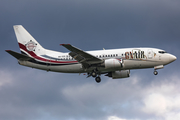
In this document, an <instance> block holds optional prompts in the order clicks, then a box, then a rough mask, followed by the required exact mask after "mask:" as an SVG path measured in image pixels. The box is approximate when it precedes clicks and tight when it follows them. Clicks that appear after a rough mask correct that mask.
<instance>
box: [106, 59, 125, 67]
mask: <svg viewBox="0 0 180 120" xmlns="http://www.w3.org/2000/svg"><path fill="white" fill-rule="evenodd" d="M104 65H105V68H108V69H109V68H121V67H122V60H121V59H107V60H105V61H104Z"/></svg>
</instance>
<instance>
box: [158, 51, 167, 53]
mask: <svg viewBox="0 0 180 120" xmlns="http://www.w3.org/2000/svg"><path fill="white" fill-rule="evenodd" d="M158 52H159V53H161V54H164V53H167V52H166V51H158Z"/></svg>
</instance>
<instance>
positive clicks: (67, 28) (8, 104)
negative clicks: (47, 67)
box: [0, 0, 180, 120]
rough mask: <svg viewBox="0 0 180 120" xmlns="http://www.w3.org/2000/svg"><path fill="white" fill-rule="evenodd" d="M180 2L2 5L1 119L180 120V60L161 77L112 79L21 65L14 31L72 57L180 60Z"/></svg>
mask: <svg viewBox="0 0 180 120" xmlns="http://www.w3.org/2000/svg"><path fill="white" fill-rule="evenodd" d="M179 6H180V1H178V0H150V1H145V0H125V1H120V0H89V1H87V0H76V1H74V0H66V1H62V0H49V1H47V0H38V1H37V0H31V1H30V0H15V1H13V0H1V1H0V18H1V20H0V37H1V45H0V54H1V55H2V57H1V59H0V62H1V64H0V96H1V97H0V120H19V119H25V120H49V119H51V120H59V119H64V120H102V119H104V120H150V119H151V120H156V119H158V120H179V119H180V102H179V101H180V89H179V86H178V85H179V84H180V75H179V72H180V70H179V64H180V62H179V59H177V60H176V61H175V62H173V63H171V64H170V65H167V66H165V68H164V69H162V70H159V74H158V76H154V75H153V69H145V70H132V71H131V77H130V78H126V79H119V80H118V79H117V80H112V79H110V78H107V77H104V76H102V82H101V83H100V84H97V83H96V82H95V81H94V79H93V78H86V76H83V75H80V76H79V75H78V74H63V73H52V72H46V71H41V70H36V69H31V68H27V67H23V66H19V65H18V64H17V61H16V60H15V59H14V58H13V57H12V56H10V55H9V54H7V53H6V52H5V51H4V50H7V49H11V50H15V51H17V52H19V47H18V44H17V40H16V38H15V34H14V31H13V27H12V26H13V25H17V24H21V25H23V26H24V27H25V28H26V29H27V30H28V31H29V32H30V33H31V35H32V36H33V37H34V38H35V39H36V40H37V41H38V42H39V43H40V44H41V45H42V46H43V47H45V48H48V49H52V50H57V51H61V52H68V50H66V49H65V48H63V47H62V46H59V44H61V43H70V44H72V45H74V46H76V47H79V48H81V49H83V50H96V49H103V48H105V49H110V48H125V47H155V48H161V49H164V50H166V51H167V52H169V53H171V54H174V55H175V56H177V58H180V54H179V51H180V47H179V46H180V33H179V32H180V7H179Z"/></svg>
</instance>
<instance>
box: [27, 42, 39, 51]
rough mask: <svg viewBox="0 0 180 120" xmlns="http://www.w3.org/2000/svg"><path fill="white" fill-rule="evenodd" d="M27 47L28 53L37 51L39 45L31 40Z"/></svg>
mask: <svg viewBox="0 0 180 120" xmlns="http://www.w3.org/2000/svg"><path fill="white" fill-rule="evenodd" d="M25 46H26V48H27V50H28V51H35V49H36V46H37V44H36V43H35V42H33V41H32V40H30V41H29V42H28V43H27V44H26V45H25Z"/></svg>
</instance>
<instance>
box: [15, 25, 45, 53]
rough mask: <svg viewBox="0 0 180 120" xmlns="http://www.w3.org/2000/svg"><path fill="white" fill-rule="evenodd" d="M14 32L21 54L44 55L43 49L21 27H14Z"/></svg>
mask: <svg viewBox="0 0 180 120" xmlns="http://www.w3.org/2000/svg"><path fill="white" fill-rule="evenodd" d="M13 27H14V31H15V34H16V38H17V41H18V44H19V47H20V50H21V52H22V53H24V54H27V55H29V56H36V55H42V54H45V49H44V48H43V47H42V46H41V45H40V44H39V43H38V42H37V41H36V40H35V39H34V38H33V37H32V36H31V35H30V34H29V32H28V31H26V29H25V28H24V27H23V26H22V25H15V26H13Z"/></svg>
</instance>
